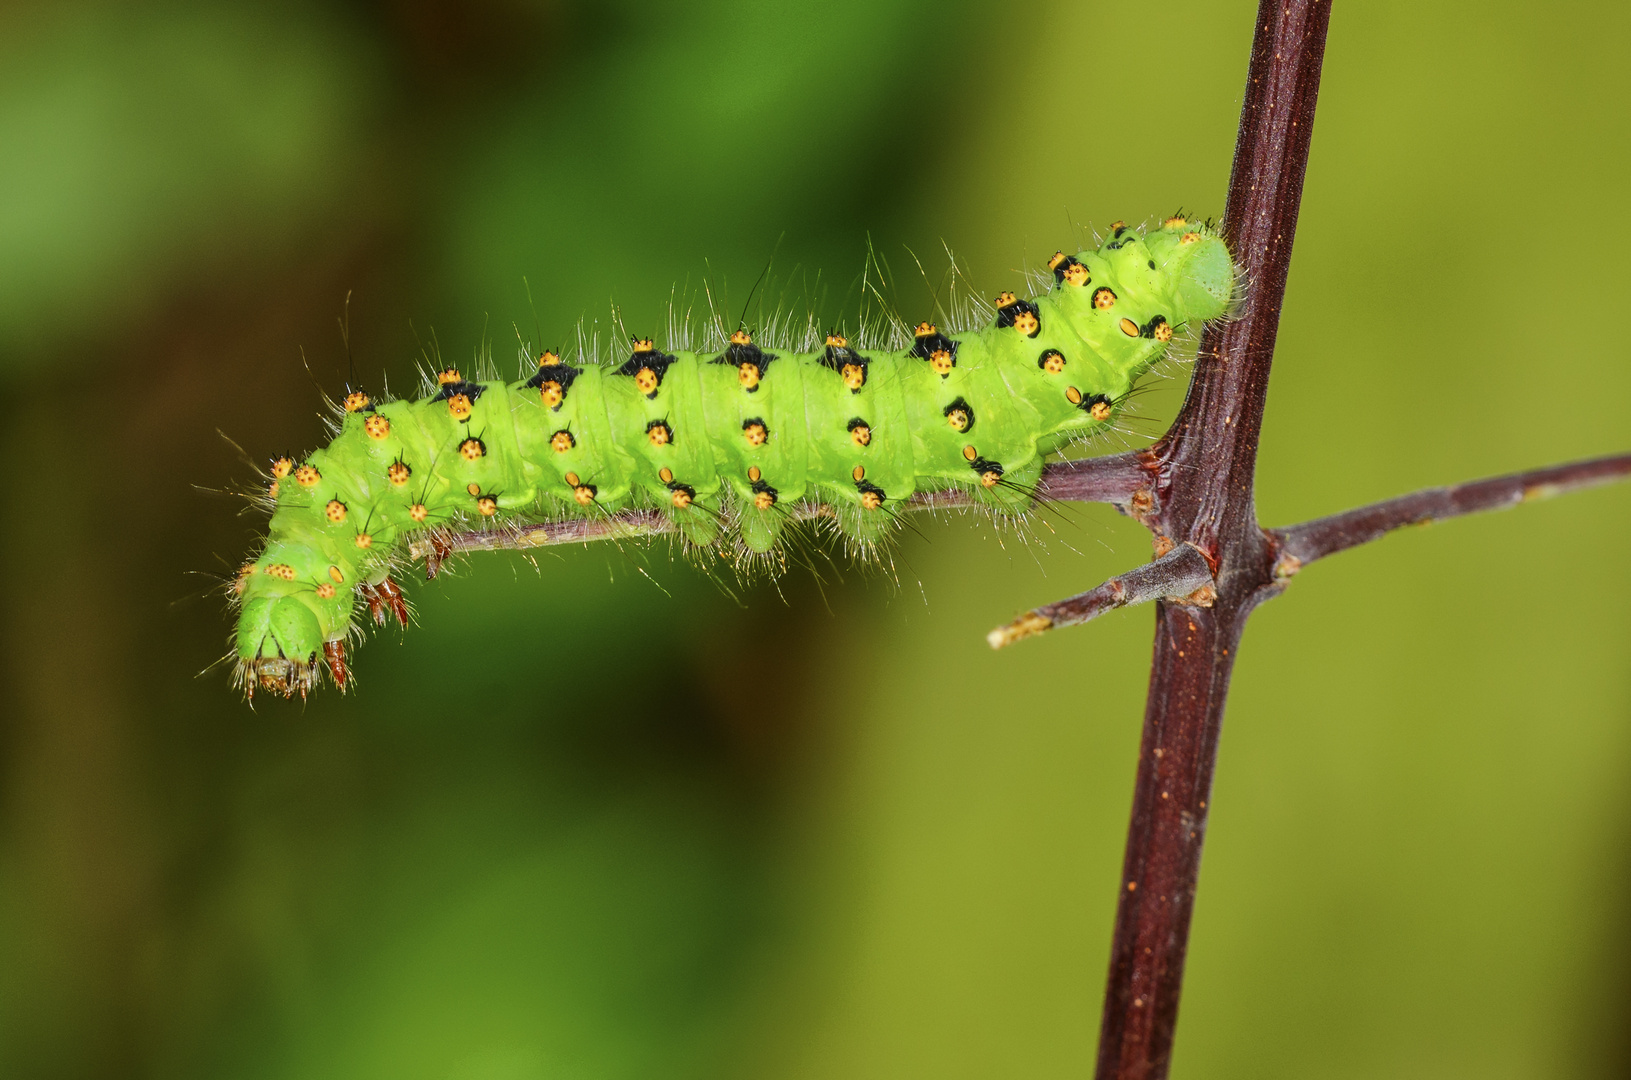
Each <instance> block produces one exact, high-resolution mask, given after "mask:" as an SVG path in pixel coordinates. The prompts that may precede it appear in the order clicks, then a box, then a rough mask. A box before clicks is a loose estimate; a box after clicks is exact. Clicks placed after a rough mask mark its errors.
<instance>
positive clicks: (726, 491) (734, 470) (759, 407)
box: [234, 218, 1235, 696]
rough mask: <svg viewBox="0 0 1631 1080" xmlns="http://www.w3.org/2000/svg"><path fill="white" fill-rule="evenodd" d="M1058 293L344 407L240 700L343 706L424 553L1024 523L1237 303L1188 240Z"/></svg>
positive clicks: (243, 643)
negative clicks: (1049, 463)
mask: <svg viewBox="0 0 1631 1080" xmlns="http://www.w3.org/2000/svg"><path fill="white" fill-rule="evenodd" d="M1049 269H1051V270H1052V271H1053V275H1054V279H1055V280H1054V285H1053V287H1052V288H1051V289H1049V290H1048V291H1047V292H1046V293H1045V294H1044V295H1041V296H1038V297H1034V298H1029V299H1022V298H1019V297H1017V296H1015V295H1013V294H1011V293H1004V294H1002V295H1001V296H999V297H997V300H996V314H995V317H994V318H993V320H992V321H991V323H990V324H988V325H987V326H985V327H983V328H981V329H978V330H974V331H970V332H966V333H948V332H944V331H942V330H941V329H939V328H937V327H935V326H933V325H930V324H928V323H923V324H919V325H918V326H917V327H916V329H915V331H914V337H913V342H912V344H911V345H910V346H909V347H907V348H905V349H900V350H896V351H886V350H879V349H873V348H866V347H862V346H859V345H852V344H851V343H849V342H848V341H846V340H845V339H844V338H843V337H841V336H838V335H829V336H828V338H827V340H826V342H825V345H824V346H823V347H822V348H821V349H820V350H818V351H815V352H794V351H791V350H784V349H779V348H776V347H774V346H772V345H769V344H764V343H757V342H754V341H753V340H752V338H751V336H750V335H749V334H747V333H746V332H744V331H738V332H737V333H735V334H733V335H732V336H731V339H730V341H729V343H728V344H726V345H725V346H724V348H722V349H721V350H719V351H718V352H695V351H689V350H679V349H676V350H672V351H664V350H663V349H661V348H658V347H657V346H656V344H655V343H653V342H652V341H650V340H646V339H637V340H635V341H634V343H633V346H632V348H631V349H630V351H629V353H628V354H627V357H626V359H622V358H620V359H619V360H618V361H617V362H616V363H615V365H614V366H605V365H597V364H593V363H581V362H580V363H575V364H574V363H568V362H566V361H563V360H562V359H561V358H560V357H558V356H556V355H555V354H553V353H549V352H546V353H543V354H541V355H540V357H539V359H538V367H537V370H536V372H535V373H534V374H533V375H532V376H531V377H530V378H528V379H526V380H524V381H517V382H513V383H511V382H501V381H494V380H466V379H464V378H463V377H462V376H461V375H460V373H459V372H457V371H455V370H452V369H449V370H447V371H443V372H441V373H440V374H439V375H438V376H437V387H436V392H435V393H434V394H431V395H429V396H426V397H423V398H421V399H419V400H415V401H408V400H397V401H381V402H374V401H371V400H370V399H369V398H368V397H367V395H366V394H362V393H353V394H351V395H349V396H348V397H347V398H346V400H345V413H344V415H343V417H342V419H341V421H340V424H339V431H338V433H337V435H336V437H335V438H334V440H333V441H332V442H331V443H329V445H328V446H327V447H324V448H323V449H320V450H316V451H313V452H312V453H311V454H309V455H308V456H307V457H306V458H305V459H304V460H302V461H300V462H299V463H298V464H297V463H296V462H295V461H294V460H293V459H289V458H280V459H278V460H277V461H276V462H274V464H273V468H272V477H273V479H272V487H271V496H272V498H273V500H274V502H275V507H274V511H273V514H272V520H271V525H270V529H269V535H268V537H267V541H266V545H265V547H264V549H263V550H262V552H261V554H260V556H259V557H258V558H257V559H256V560H255V561H254V562H252V563H250V564H247V565H246V566H245V567H244V568H243V570H242V571H241V572H240V574H239V577H238V580H237V582H236V586H235V590H234V591H235V594H236V597H237V599H238V601H239V604H240V611H239V620H238V628H237V638H236V646H235V651H236V659H237V666H236V678H237V681H238V683H239V684H240V685H241V686H243V687H244V689H245V690H246V692H248V693H250V694H251V695H252V694H253V692H254V691H255V690H256V689H257V688H259V689H261V690H265V691H269V692H272V693H280V694H283V695H284V696H289V695H291V694H293V693H295V692H299V693H301V694H302V695H304V694H305V693H306V692H308V691H309V690H310V689H312V688H313V687H314V686H315V685H316V682H317V681H318V679H319V677H320V675H321V673H322V671H323V670H324V669H325V668H326V669H327V670H328V671H329V672H330V674H331V676H332V677H333V678H334V679H335V681H336V682H337V683H338V684H339V685H340V686H341V688H342V689H343V688H344V686H345V683H346V680H347V678H348V677H349V675H348V671H347V668H346V666H345V663H344V643H345V640H346V638H347V637H348V636H350V635H351V634H352V632H353V631H354V629H355V618H354V616H355V612H356V610H357V609H358V608H359V606H360V607H361V608H363V609H364V610H368V611H371V612H372V613H373V614H374V617H375V619H376V621H383V619H384V615H385V613H386V612H387V611H394V612H396V613H397V615H398V617H399V618H401V617H403V615H404V614H405V610H406V608H405V605H404V604H403V601H402V599H401V595H400V592H399V591H397V590H396V588H395V586H394V585H393V584H391V582H390V572H391V570H392V568H393V560H394V559H395V558H396V557H397V553H398V552H399V551H400V549H401V546H402V544H403V541H404V540H405V538H406V537H408V536H410V535H411V534H414V533H416V532H423V531H425V530H436V529H445V528H448V527H451V526H460V527H469V526H471V525H479V524H481V523H491V524H492V525H494V526H495V527H496V526H501V525H503V524H505V523H506V522H510V523H514V522H516V521H523V520H525V521H531V520H539V519H551V518H566V517H574V516H576V517H597V516H606V515H609V514H613V513H616V512H617V511H619V510H623V509H627V508H631V507H655V508H657V509H659V510H660V511H661V512H662V513H664V514H666V515H667V516H668V517H669V519H670V520H671V521H672V522H673V523H674V525H675V527H676V529H677V531H678V532H679V533H680V535H681V536H682V537H683V538H684V539H685V540H686V542H688V543H689V544H692V545H695V546H699V547H707V546H710V545H719V544H730V545H733V547H734V550H735V551H736V552H737V554H738V555H739V556H740V557H742V558H745V559H748V560H751V559H753V558H756V557H761V556H764V555H765V554H767V553H769V552H772V551H773V550H775V548H776V546H777V544H778V542H779V538H780V536H781V533H782V530H783V528H784V526H785V523H786V522H787V521H788V520H790V518H791V517H792V514H791V510H792V508H793V507H795V506H796V505H798V504H801V503H803V504H809V503H817V504H822V505H824V506H826V507H830V509H831V515H832V517H833V519H834V521H835V522H836V524H837V527H838V528H839V529H840V530H841V531H842V532H843V533H844V535H845V536H847V537H849V538H850V539H851V540H852V541H853V542H854V543H855V544H857V545H859V546H861V547H863V548H864V547H865V546H866V545H870V544H872V543H875V542H877V541H879V540H881V539H883V538H884V537H886V536H887V535H888V533H889V532H890V530H891V529H892V528H893V526H894V523H895V515H894V514H893V513H892V508H894V507H897V506H899V505H900V504H901V503H902V502H903V501H904V500H906V499H908V498H910V497H911V496H912V495H914V494H915V493H917V492H920V491H933V490H940V489H946V488H954V487H955V488H963V489H966V490H968V491H970V492H972V494H973V496H974V498H975V501H976V502H977V503H979V504H982V505H985V506H987V507H989V508H991V509H993V510H996V511H1001V512H1005V513H1010V514H1018V513H1022V512H1024V511H1025V510H1026V509H1027V508H1028V507H1029V506H1030V504H1031V502H1032V500H1033V498H1034V493H1035V484H1036V482H1037V480H1038V478H1039V477H1040V475H1041V470H1042V463H1043V459H1044V456H1045V455H1047V454H1048V453H1051V452H1054V451H1056V450H1059V449H1061V448H1063V447H1065V446H1067V445H1069V444H1071V443H1073V442H1076V441H1079V440H1082V439H1084V438H1087V437H1089V436H1091V435H1093V434H1095V433H1096V432H1098V431H1100V430H1102V429H1103V428H1105V427H1106V426H1107V425H1108V424H1110V423H1111V422H1112V421H1113V419H1114V418H1115V416H1116V414H1117V412H1118V410H1119V408H1120V405H1121V402H1122V401H1123V400H1124V399H1125V398H1126V396H1127V394H1128V393H1129V391H1131V390H1132V388H1133V385H1134V383H1135V382H1136V380H1137V379H1138V378H1139V377H1140V376H1141V375H1143V374H1144V373H1145V372H1146V371H1147V370H1148V369H1149V367H1150V366H1151V365H1152V364H1153V363H1155V361H1156V360H1158V359H1159V358H1160V357H1161V355H1162V354H1163V353H1164V352H1165V351H1166V349H1167V347H1168V342H1169V341H1170V340H1171V338H1172V337H1173V335H1174V333H1176V332H1179V331H1182V330H1184V329H1185V328H1186V327H1190V326H1194V325H1196V324H1199V323H1201V322H1205V321H1207V320H1210V319H1215V318H1218V317H1220V316H1222V315H1224V314H1225V313H1226V312H1227V309H1228V306H1229V304H1230V301H1231V298H1232V296H1233V294H1234V291H1235V272H1234V266H1233V263H1232V261H1231V259H1230V257H1229V253H1228V251H1227V249H1226V248H1225V246H1224V244H1223V241H1222V240H1221V239H1219V238H1218V237H1217V235H1216V234H1215V232H1213V231H1212V230H1211V229H1210V228H1208V227H1207V226H1204V225H1199V224H1196V223H1191V222H1186V221H1184V220H1183V219H1181V218H1173V219H1169V220H1168V221H1166V222H1165V223H1163V224H1162V225H1160V226H1159V227H1157V228H1155V229H1152V230H1148V231H1138V230H1133V229H1129V228H1127V227H1125V226H1122V225H1119V224H1118V225H1117V226H1116V227H1115V228H1114V230H1113V232H1112V233H1111V235H1110V236H1109V237H1107V238H1106V240H1105V242H1104V243H1103V244H1102V245H1101V246H1100V247H1099V248H1098V249H1097V250H1092V251H1083V252H1078V253H1077V254H1075V255H1068V256H1067V255H1065V254H1064V253H1060V254H1058V255H1056V256H1055V257H1054V258H1053V259H1052V260H1051V261H1050V263H1049Z"/></svg>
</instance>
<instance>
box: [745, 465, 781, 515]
mask: <svg viewBox="0 0 1631 1080" xmlns="http://www.w3.org/2000/svg"><path fill="white" fill-rule="evenodd" d="M748 479H750V480H752V481H753V489H752V490H753V508H754V509H755V510H769V509H770V508H771V507H772V506H775V505H776V499H777V496H778V492H777V491H776V489H775V488H773V487H771V486H770V485H769V484H767V483H765V482H764V481H763V480H762V479H760V478H759V470H758V469H750V470H748Z"/></svg>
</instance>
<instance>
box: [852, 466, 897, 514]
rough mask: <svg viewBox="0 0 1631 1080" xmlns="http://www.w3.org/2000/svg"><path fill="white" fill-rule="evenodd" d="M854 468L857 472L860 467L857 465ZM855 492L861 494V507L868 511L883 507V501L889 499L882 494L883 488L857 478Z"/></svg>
mask: <svg viewBox="0 0 1631 1080" xmlns="http://www.w3.org/2000/svg"><path fill="white" fill-rule="evenodd" d="M855 468H856V471H857V472H859V471H860V468H861V467H860V466H859V465H857V466H856V467H855ZM855 490H856V491H859V492H860V493H861V505H862V506H863V507H865V508H866V509H868V510H876V509H878V508H879V507H881V506H882V505H883V502H884V500H885V499H887V498H888V497H889V496H887V495H885V494H884V491H883V488H881V487H879V486H878V485H877V484H874V483H871V482H869V481H866V480H862V479H861V478H860V477H859V476H857V477H856V478H855Z"/></svg>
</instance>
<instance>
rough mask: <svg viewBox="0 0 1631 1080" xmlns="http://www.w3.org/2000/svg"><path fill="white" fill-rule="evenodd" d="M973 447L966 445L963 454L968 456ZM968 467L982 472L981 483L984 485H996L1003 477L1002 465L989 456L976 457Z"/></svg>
mask: <svg viewBox="0 0 1631 1080" xmlns="http://www.w3.org/2000/svg"><path fill="white" fill-rule="evenodd" d="M972 449H973V447H965V448H964V451H963V456H964V457H967V456H968V451H969V450H972ZM968 467H969V468H970V469H973V470H974V471H975V472H977V473H979V474H980V485H981V486H982V487H996V486H997V481H999V480H1001V479H1002V465H1001V464H999V463H998V462H995V461H992V460H990V459H989V458H983V457H975V459H974V460H973V461H970V462H969V463H968Z"/></svg>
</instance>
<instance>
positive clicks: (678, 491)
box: [657, 465, 697, 510]
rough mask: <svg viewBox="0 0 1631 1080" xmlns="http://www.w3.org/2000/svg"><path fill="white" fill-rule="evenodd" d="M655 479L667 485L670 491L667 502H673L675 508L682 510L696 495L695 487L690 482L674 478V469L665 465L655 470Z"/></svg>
mask: <svg viewBox="0 0 1631 1080" xmlns="http://www.w3.org/2000/svg"><path fill="white" fill-rule="evenodd" d="M657 479H659V480H661V481H662V482H663V483H664V484H666V485H667V486H668V490H669V492H670V495H669V502H671V503H673V505H674V509H676V510H684V509H685V508H686V507H687V506H690V505H691V503H692V501H693V500H695V499H696V497H697V489H696V488H694V487H692V486H691V485H690V484H682V483H680V482H679V481H678V480H675V479H674V470H673V469H670V468H668V467H667V466H666V465H665V466H663V467H662V468H661V469H658V470H657Z"/></svg>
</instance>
